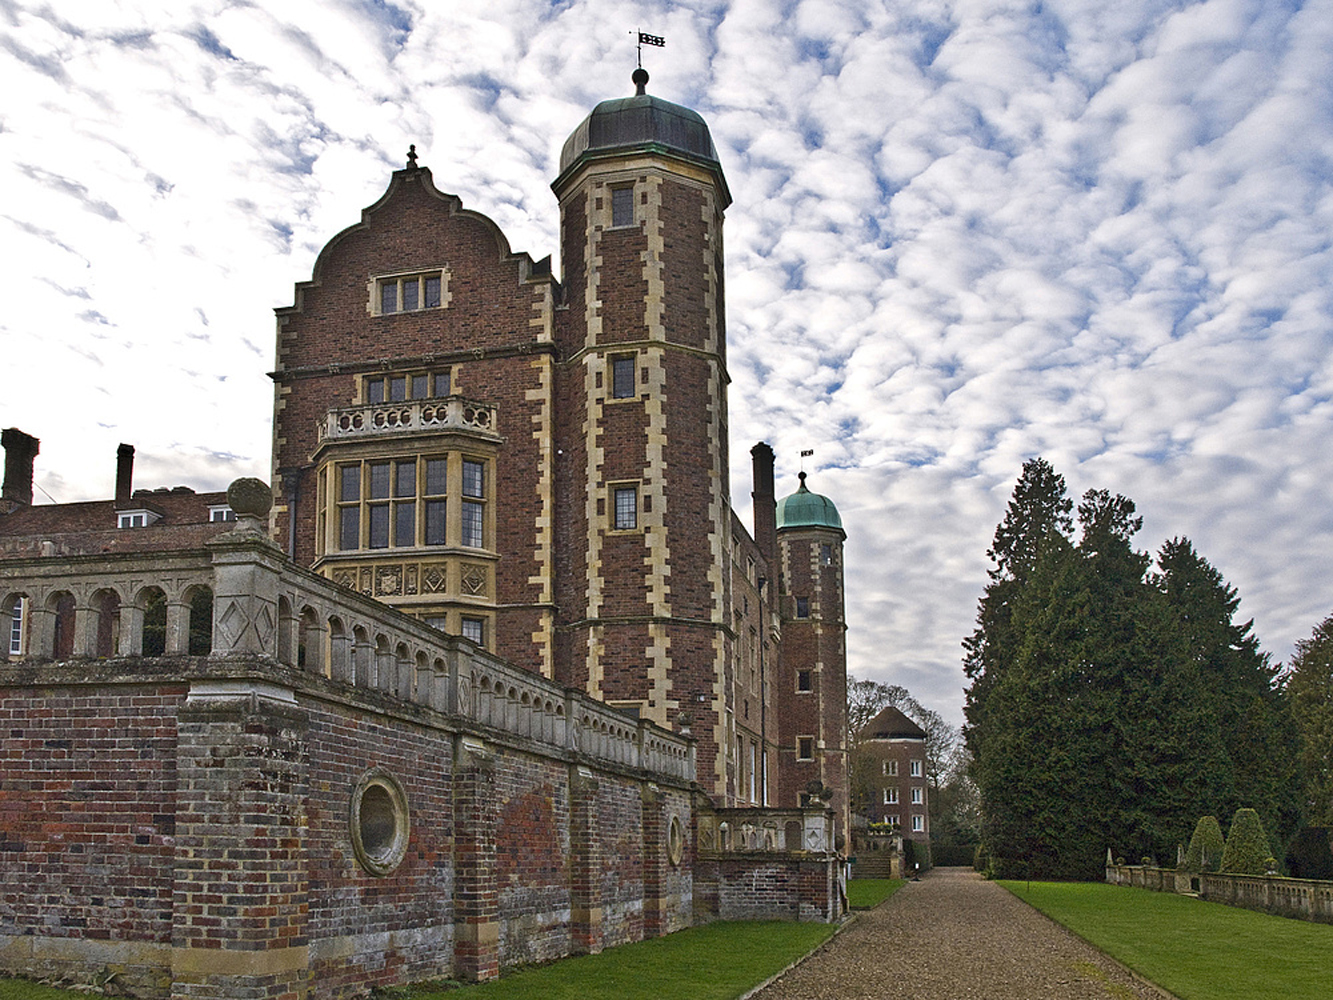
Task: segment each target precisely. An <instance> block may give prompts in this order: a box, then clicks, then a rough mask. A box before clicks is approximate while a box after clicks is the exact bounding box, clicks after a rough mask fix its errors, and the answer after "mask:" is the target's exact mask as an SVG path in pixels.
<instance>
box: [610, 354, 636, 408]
mask: <svg viewBox="0 0 1333 1000" xmlns="http://www.w3.org/2000/svg"><path fill="white" fill-rule="evenodd" d="M606 371H607V381H608V383H609V385H608V386H607V389H608V390H609V391H608V397H607V398H608V401H609V402H618V401H622V400H631V399H638V398H639V356H638V354H611V355H608V356H607V359H606Z"/></svg>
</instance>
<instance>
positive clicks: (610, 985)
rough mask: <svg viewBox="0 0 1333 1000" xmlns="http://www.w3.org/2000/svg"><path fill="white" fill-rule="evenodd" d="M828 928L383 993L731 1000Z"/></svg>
mask: <svg viewBox="0 0 1333 1000" xmlns="http://www.w3.org/2000/svg"><path fill="white" fill-rule="evenodd" d="M835 929H836V928H835V927H834V926H833V925H830V924H792V923H782V922H777V921H738V922H734V923H733V922H722V921H719V922H717V923H712V924H706V925H704V926H703V927H691V928H689V929H688V930H683V931H678V932H676V933H675V934H670V935H668V936H667V937H663V938H654V939H652V940H650V941H640V942H638V943H635V944H627V945H622V946H621V947H619V948H610V949H608V950H607V951H604V952H602V953H601V954H600V955H581V956H579V957H577V958H567V959H562V960H561V961H559V962H552V963H551V964H550V965H542V966H536V967H533V968H527V969H520V970H518V971H516V972H513V973H511V974H509V975H506V976H505V977H504V978H502V979H499V980H496V981H495V982H490V983H482V984H480V985H477V986H466V987H463V988H461V989H455V988H452V987H451V986H449V985H439V986H433V985H431V984H428V983H427V984H422V985H420V986H412V987H406V988H404V989H400V990H386V991H385V992H384V994H383V995H384V996H385V997H386V998H389V997H391V998H393V1000H437V998H440V1000H443V998H447V1000H473V998H476V1000H521V998H531V997H541V998H542V1000H661V998H662V997H690V998H692V1000H734V998H735V997H738V996H740V995H741V994H743V993H745V992H746V991H747V990H749V989H751V988H752V987H754V986H757V985H758V984H759V983H762V982H763V981H764V980H765V979H767V978H768V977H769V976H772V975H774V974H775V973H777V972H780V971H781V970H782V969H784V968H786V967H787V966H788V965H790V964H791V963H792V962H794V961H796V959H798V958H800V957H801V956H802V955H804V954H805V953H806V952H808V951H810V950H811V949H813V948H815V947H817V946H818V945H820V944H822V943H823V942H824V941H826V940H828V938H829V937H831V936H832V934H833V932H834V930H835Z"/></svg>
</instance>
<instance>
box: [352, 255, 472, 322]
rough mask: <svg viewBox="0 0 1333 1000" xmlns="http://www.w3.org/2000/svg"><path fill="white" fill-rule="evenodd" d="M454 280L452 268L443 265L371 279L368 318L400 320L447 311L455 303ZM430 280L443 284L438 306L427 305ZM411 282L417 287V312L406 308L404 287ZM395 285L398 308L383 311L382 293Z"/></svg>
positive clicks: (368, 284)
mask: <svg viewBox="0 0 1333 1000" xmlns="http://www.w3.org/2000/svg"><path fill="white" fill-rule="evenodd" d="M451 277H452V272H450V270H449V268H448V267H445V266H444V265H440V266H438V267H426V268H415V269H413V270H410V271H394V272H390V273H386V274H374V275H371V277H370V280H369V281H368V282H367V283H366V295H367V301H366V314H367V315H370V316H398V315H402V314H409V315H410V314H411V313H416V312H425V311H427V310H430V309H447V308H449V303H450V301H451V300H452V299H453V294H452V293H451V292H450V291H449V279H450V278H451ZM427 278H438V279H439V281H440V301H439V304H438V305H429V306H427V305H424V302H425V301H426V282H425V279H427ZM409 282H416V284H417V293H416V295H417V299H416V301H417V305H416V306H415V307H414V308H405V307H404V300H405V296H404V293H403V291H402V288H403V285H404V284H405V283H409ZM390 283H392V284H393V285H394V286H395V288H396V289H397V294H396V296H395V298H396V305H397V308H396V309H393V310H390V311H386V310H385V309H384V308H383V292H382V289H383V288H384V287H385V286H386V285H388V284H390Z"/></svg>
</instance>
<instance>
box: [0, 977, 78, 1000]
mask: <svg viewBox="0 0 1333 1000" xmlns="http://www.w3.org/2000/svg"><path fill="white" fill-rule="evenodd" d="M0 1000H88V994H87V993H76V992H74V991H73V990H58V989H56V988H55V987H53V986H39V985H38V984H37V983H34V982H32V981H31V980H27V979H10V978H8V977H7V976H0Z"/></svg>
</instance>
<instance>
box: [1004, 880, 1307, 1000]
mask: <svg viewBox="0 0 1333 1000" xmlns="http://www.w3.org/2000/svg"><path fill="white" fill-rule="evenodd" d="M1000 884H1001V885H1002V886H1004V887H1005V888H1006V889H1008V890H1009V891H1010V892H1012V893H1013V894H1014V895H1015V896H1017V897H1018V898H1019V899H1022V900H1024V901H1025V902H1028V903H1031V904H1032V905H1033V906H1035V907H1036V908H1037V909H1038V910H1040V911H1041V912H1042V913H1045V914H1046V915H1047V916H1048V917H1051V918H1052V919H1054V920H1056V921H1057V922H1059V923H1061V924H1063V925H1064V926H1066V927H1068V928H1069V929H1070V930H1071V931H1073V932H1074V933H1075V934H1077V935H1078V936H1079V937H1081V938H1083V939H1084V940H1086V941H1090V942H1091V943H1092V944H1094V945H1096V946H1097V947H1098V948H1100V949H1102V951H1104V952H1106V953H1107V954H1109V955H1111V956H1112V957H1114V958H1116V959H1118V960H1119V961H1120V962H1122V963H1124V964H1125V965H1127V966H1129V967H1130V968H1131V969H1133V970H1134V971H1135V972H1137V973H1139V974H1140V975H1142V976H1144V977H1145V978H1147V979H1150V980H1152V981H1153V982H1154V983H1157V984H1158V985H1159V986H1162V987H1164V988H1165V989H1167V990H1169V991H1170V992H1172V993H1174V994H1175V995H1176V996H1177V997H1179V998H1180V1000H1228V998H1232V997H1235V998H1244V1000H1294V998H1314V997H1333V926H1329V925H1327V924H1312V923H1309V922H1307V921H1303V920H1289V919H1287V918H1285V917H1270V916H1268V915H1267V914H1264V913H1255V912H1253V911H1251V910H1242V909H1239V908H1236V907H1231V906H1223V905H1221V904H1220V903H1205V902H1203V901H1201V900H1198V899H1194V898H1193V897H1190V896H1177V895H1174V894H1173V893H1167V892H1150V891H1148V890H1147V889H1131V888H1127V887H1125V886H1115V885H1106V884H1104V883H1097V882H1090V883H1067V882H1032V883H1028V882H1008V881H1005V882H1001V883H1000Z"/></svg>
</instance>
